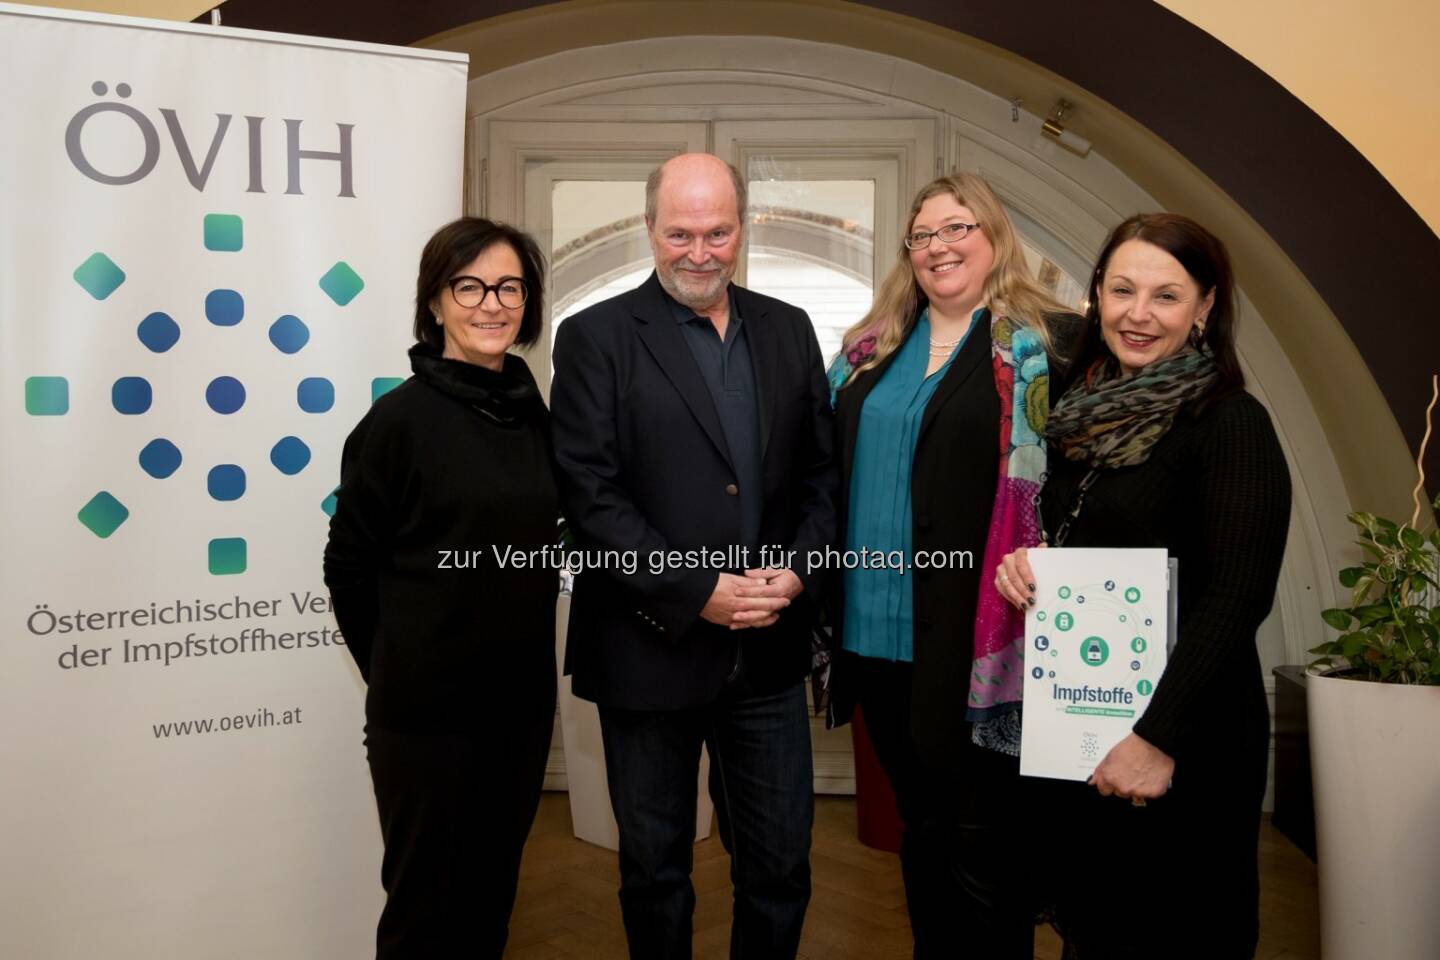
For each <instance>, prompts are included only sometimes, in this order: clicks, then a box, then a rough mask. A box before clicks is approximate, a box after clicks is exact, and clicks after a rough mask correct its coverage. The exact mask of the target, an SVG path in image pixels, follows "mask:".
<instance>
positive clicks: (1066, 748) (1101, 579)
mask: <svg viewBox="0 0 1440 960" xmlns="http://www.w3.org/2000/svg"><path fill="white" fill-rule="evenodd" d="M1029 560H1030V569H1031V570H1032V571H1033V572H1034V574H1035V586H1036V591H1035V606H1034V607H1032V608H1031V609H1030V612H1029V614H1027V616H1026V617H1025V700H1024V703H1025V709H1024V713H1023V715H1022V719H1023V724H1022V731H1021V736H1020V773H1021V774H1022V775H1024V776H1028V777H1051V778H1054V779H1058V780H1087V779H1089V777H1090V774H1091V773H1093V772H1094V771H1095V767H1096V765H1097V764H1099V763H1100V761H1101V760H1103V759H1104V758H1105V754H1106V753H1108V752H1109V750H1110V748H1111V747H1113V746H1115V744H1117V743H1119V742H1120V741H1121V740H1123V739H1124V738H1125V736H1126V735H1127V734H1129V733H1130V730H1131V728H1132V727H1133V726H1134V725H1135V721H1136V720H1138V719H1139V718H1140V715H1141V714H1143V713H1144V712H1145V708H1146V707H1147V706H1149V704H1150V696H1151V694H1152V693H1153V692H1154V690H1155V685H1156V684H1157V683H1159V682H1160V674H1161V672H1162V671H1163V670H1164V669H1165V662H1166V657H1167V647H1166V641H1167V637H1168V635H1169V623H1170V617H1171V612H1170V602H1169V596H1168V594H1169V588H1170V567H1169V565H1168V562H1167V558H1166V554H1165V551H1164V550H1119V549H1116V550H1091V549H1078V548H1076V549H1049V550H1031V551H1030V552H1029Z"/></svg>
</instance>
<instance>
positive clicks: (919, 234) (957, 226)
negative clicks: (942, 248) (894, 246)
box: [905, 223, 980, 250]
mask: <svg viewBox="0 0 1440 960" xmlns="http://www.w3.org/2000/svg"><path fill="white" fill-rule="evenodd" d="M979 226H980V224H978V223H947V224H945V226H943V227H941V228H940V229H939V230H917V231H915V232H914V233H912V234H910V235H909V236H908V237H906V238H905V247H906V249H909V250H925V249H928V248H929V246H930V238H931V237H939V238H940V242H941V243H955V242H956V241H957V240H964V239H965V235H966V234H968V233H969V232H970V231H971V230H976V229H978V228H979Z"/></svg>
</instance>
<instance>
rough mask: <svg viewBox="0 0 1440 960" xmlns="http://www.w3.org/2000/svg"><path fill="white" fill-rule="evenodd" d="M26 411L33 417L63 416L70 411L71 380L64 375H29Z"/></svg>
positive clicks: (26, 385) (26, 386)
mask: <svg viewBox="0 0 1440 960" xmlns="http://www.w3.org/2000/svg"><path fill="white" fill-rule="evenodd" d="M25 412H26V413H28V414H30V416H32V417H61V416H64V415H65V414H67V413H69V412H70V381H68V380H66V379H65V378H64V377H28V378H26V380H25Z"/></svg>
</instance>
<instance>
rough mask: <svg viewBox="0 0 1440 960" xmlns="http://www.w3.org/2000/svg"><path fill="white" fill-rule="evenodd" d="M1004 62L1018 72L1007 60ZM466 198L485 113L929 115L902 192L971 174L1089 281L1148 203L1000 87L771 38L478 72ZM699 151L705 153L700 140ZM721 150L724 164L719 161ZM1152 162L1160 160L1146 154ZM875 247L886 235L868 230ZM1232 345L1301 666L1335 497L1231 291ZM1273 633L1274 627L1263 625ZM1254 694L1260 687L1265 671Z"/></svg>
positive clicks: (537, 116) (489, 203)
mask: <svg viewBox="0 0 1440 960" xmlns="http://www.w3.org/2000/svg"><path fill="white" fill-rule="evenodd" d="M1017 69H1019V68H1018V67H1017ZM467 114H468V171H467V180H468V183H467V196H468V198H469V205H470V208H471V209H472V211H474V212H488V213H490V214H492V215H500V216H503V215H513V209H514V208H513V207H512V206H510V205H509V196H507V197H487V196H486V194H487V192H488V191H490V190H491V189H493V187H492V186H491V185H493V184H494V183H495V182H496V179H497V177H496V174H497V171H496V170H494V169H491V164H492V162H497V160H498V162H501V163H503V162H504V159H503V158H494V157H492V156H491V151H490V141H489V124H490V122H491V121H496V120H503V121H529V122H534V123H540V124H554V125H557V128H561V127H563V125H564V124H567V123H577V122H586V123H595V122H602V123H615V124H619V123H629V124H635V123H668V124H685V125H687V128H688V129H689V130H690V131H691V134H690V138H691V142H692V143H693V142H694V139H695V137H697V136H698V134H697V133H695V132H694V131H695V129H696V128H695V127H694V126H693V125H695V124H697V123H704V124H713V123H714V122H717V121H734V120H789V121H799V120H825V119H830V120H845V119H849V120H892V121H893V120H897V119H905V120H928V121H930V122H932V123H933V124H934V129H935V131H936V133H937V135H936V136H935V138H934V139H933V143H934V145H935V157H934V158H933V159H934V163H933V167H932V166H931V164H930V163H928V159H927V158H921V160H925V161H926V162H923V163H922V162H916V163H915V164H914V165H913V167H914V169H913V170H912V172H911V173H910V176H909V180H910V181H911V182H909V183H908V184H907V185H906V187H907V190H906V195H909V194H910V193H913V191H914V189H916V188H918V186H920V185H921V183H922V182H923V180H924V179H928V177H929V176H930V175H932V174H933V173H934V172H939V171H942V170H947V169H952V168H957V167H959V168H963V169H968V170H975V171H978V172H980V173H981V174H983V175H984V176H985V177H986V178H987V179H988V180H989V181H990V182H991V183H992V184H993V185H994V186H995V188H996V190H997V192H998V193H999V194H1000V196H1001V197H1002V199H1003V200H1004V201H1005V203H1006V204H1007V206H1008V207H1009V208H1010V209H1011V210H1012V211H1013V212H1014V213H1015V214H1017V217H1016V219H1017V223H1020V224H1021V225H1022V228H1023V225H1025V224H1026V223H1028V224H1030V225H1032V226H1033V227H1038V228H1039V229H1040V230H1042V231H1044V233H1046V234H1048V235H1049V239H1050V240H1051V241H1052V246H1053V245H1054V244H1058V245H1059V247H1061V248H1063V249H1057V250H1055V253H1056V254H1058V256H1057V262H1058V261H1059V260H1060V259H1061V258H1063V259H1064V260H1065V261H1067V263H1065V264H1062V265H1065V266H1066V267H1067V269H1070V268H1072V267H1078V268H1079V269H1078V272H1077V275H1079V276H1087V275H1088V273H1089V266H1088V265H1089V264H1090V263H1092V262H1093V258H1094V255H1095V253H1096V252H1097V251H1098V249H1099V247H1100V245H1101V243H1102V242H1103V239H1104V237H1105V235H1106V233H1107V232H1108V230H1109V229H1110V228H1111V227H1112V226H1113V225H1114V224H1116V223H1118V222H1119V221H1120V220H1122V219H1123V218H1124V217H1126V216H1128V215H1129V214H1131V213H1135V212H1138V211H1142V210H1154V209H1160V208H1161V207H1160V204H1159V203H1157V202H1156V201H1155V200H1154V199H1153V198H1152V197H1150V196H1149V195H1148V194H1146V193H1145V192H1144V191H1143V190H1142V189H1141V188H1140V187H1138V186H1137V185H1136V184H1135V182H1134V181H1133V180H1132V179H1131V178H1130V177H1128V176H1126V174H1125V172H1124V171H1123V170H1121V169H1119V168H1118V167H1116V166H1115V165H1113V164H1112V163H1110V162H1109V161H1108V160H1106V159H1105V157H1104V156H1103V154H1102V153H1101V151H1100V150H1098V149H1097V150H1095V151H1092V152H1091V154H1090V155H1089V156H1088V157H1085V158H1080V157H1076V156H1074V155H1072V154H1070V153H1068V152H1066V151H1064V150H1063V149H1061V148H1060V147H1058V145H1056V144H1055V143H1054V142H1053V141H1052V140H1050V139H1048V138H1046V137H1044V136H1042V135H1041V133H1040V122H1041V118H1040V117H1039V116H1036V115H1035V114H1033V113H1030V112H1028V111H1026V110H1024V109H1020V110H1018V119H1012V117H1014V116H1015V115H1016V114H1015V113H1012V109H1011V104H1010V103H1009V102H1008V101H1007V100H1006V99H1005V98H1003V97H1000V96H997V95H995V94H993V93H991V92H989V91H986V90H983V89H981V88H979V87H977V86H975V85H974V84H971V83H968V82H966V81H963V80H961V79H959V78H956V77H954V76H950V75H947V74H943V73H940V72H937V71H935V70H932V69H929V68H927V67H924V66H920V65H918V64H915V63H911V62H909V61H906V60H903V59H899V58H896V57H892V56H888V55H885V54H880V53H875V52H871V51H866V50H859V49H855V48H852V47H842V46H837V45H833V44H823V43H814V42H809V41H803V40H795V39H786V38H778V37H773V38H772V37H759V38H757V37H753V36H748V37H715V36H704V37H665V38H660V39H647V40H636V41H630V42H623V43H616V44H608V45H603V46H594V47H582V48H578V49H574V50H569V51H565V52H562V53H558V54H554V55H550V56H545V57H541V58H538V59H536V60H532V61H529V62H526V63H522V64H517V65H514V66H509V67H506V68H503V69H500V70H497V71H495V72H493V73H489V74H483V75H480V76H478V77H476V78H475V79H473V80H472V81H471V82H470V85H469V97H468V102H467ZM706 147H707V148H712V149H713V147H714V143H713V135H712V136H711V138H710V139H707V140H706ZM727 159H728V158H727ZM1154 160H1155V162H1157V163H1166V162H1173V161H1172V160H1171V159H1170V158H1169V157H1168V156H1166V155H1164V154H1158V155H1157V156H1156V157H1155V158H1154ZM877 242H878V243H880V244H885V243H886V242H887V239H886V238H885V237H883V236H880V237H877ZM1240 301H1241V322H1240V328H1239V349H1240V353H1241V357H1242V362H1243V364H1244V366H1245V371H1246V375H1247V377H1248V378H1249V383H1250V389H1251V392H1252V393H1254V394H1255V395H1256V396H1257V397H1258V398H1259V399H1260V400H1261V401H1262V402H1263V403H1264V404H1265V406H1266V407H1267V408H1268V409H1269V410H1270V411H1271V413H1272V416H1273V419H1274V421H1275V425H1276V429H1277V432H1278V434H1279V436H1280V442H1281V445H1282V446H1283V448H1284V451H1285V456H1286V459H1287V461H1288V463H1289V465H1290V470H1291V475H1292V479H1293V481H1294V498H1293V503H1292V512H1291V532H1290V544H1289V548H1288V550H1287V554H1286V559H1285V563H1284V568H1283V570H1282V575H1281V583H1280V587H1279V596H1278V598H1277V610H1276V614H1275V615H1274V616H1272V624H1271V625H1270V628H1269V630H1268V631H1262V637H1261V641H1260V642H1261V645H1262V657H1263V659H1264V661H1266V662H1268V663H1270V664H1276V663H1282V662H1288V663H1297V662H1306V661H1308V659H1309V657H1308V654H1307V653H1306V651H1307V650H1308V648H1309V647H1310V646H1313V645H1314V644H1315V643H1316V642H1318V640H1317V634H1318V631H1319V629H1320V628H1319V626H1318V624H1319V623H1320V619H1319V611H1320V610H1321V609H1323V608H1324V607H1327V606H1333V605H1334V603H1335V602H1336V589H1335V587H1334V586H1333V578H1332V575H1331V573H1330V571H1333V570H1336V569H1338V568H1339V567H1341V566H1344V565H1347V564H1348V563H1349V562H1350V557H1349V555H1348V550H1349V530H1348V527H1347V526H1346V525H1345V523H1344V519H1343V518H1344V516H1345V513H1346V512H1347V511H1348V510H1349V500H1348V497H1347V495H1346V491H1345V486H1344V483H1343V481H1342V478H1341V473H1340V470H1339V467H1338V465H1337V463H1336V458H1335V456H1334V454H1333V452H1332V450H1331V447H1330V444H1329V442H1328V440H1327V438H1326V435H1325V433H1324V430H1323V429H1322V426H1321V424H1320V422H1319V420H1318V418H1317V417H1316V415H1315V413H1314V411H1313V409H1312V406H1311V402H1310V399H1309V397H1308V395H1307V394H1306V392H1305V390H1304V387H1303V386H1302V384H1301V381H1300V378H1299V377H1298V376H1297V374H1296V371H1295V369H1294V367H1293V366H1292V365H1291V363H1290V361H1289V360H1288V358H1287V357H1286V355H1285V352H1284V350H1283V349H1282V348H1281V346H1280V343H1279V341H1278V340H1277V339H1276V337H1275V336H1274V335H1273V334H1272V333H1271V331H1270V329H1269V327H1268V326H1267V325H1266V323H1265V320H1264V318H1263V317H1262V316H1260V315H1259V314H1258V312H1257V311H1256V309H1255V308H1254V305H1253V304H1252V303H1251V301H1250V300H1249V298H1248V297H1246V296H1245V294H1244V291H1243V290H1241V292H1240ZM1276 627H1282V628H1283V630H1280V631H1277V630H1276ZM1266 685H1267V689H1268V688H1270V687H1271V686H1272V680H1271V678H1270V677H1268V676H1267V677H1266Z"/></svg>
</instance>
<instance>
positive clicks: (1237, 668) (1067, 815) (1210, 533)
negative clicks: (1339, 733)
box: [994, 214, 1290, 960]
mask: <svg viewBox="0 0 1440 960" xmlns="http://www.w3.org/2000/svg"><path fill="white" fill-rule="evenodd" d="M1232 284H1233V281H1232V279H1231V272H1230V262H1229V257H1228V255H1227V254H1226V252H1225V247H1224V246H1223V245H1222V244H1221V243H1220V241H1219V240H1218V239H1216V238H1215V237H1214V236H1212V235H1211V234H1210V233H1209V232H1208V231H1206V230H1205V229H1204V228H1203V227H1201V226H1200V225H1199V224H1197V223H1195V222H1194V221H1192V220H1189V219H1187V218H1185V217H1180V216H1174V215H1171V214H1146V215H1141V216H1136V217H1131V218H1130V219H1129V220H1126V221H1125V222H1124V223H1122V224H1121V225H1120V226H1119V227H1117V228H1116V229H1115V231H1114V233H1113V234H1111V236H1110V239H1109V241H1108V242H1107V243H1106V245H1105V247H1104V250H1103V251H1102V253H1101V255H1100V261H1099V265H1098V266H1097V267H1096V268H1095V273H1094V277H1093V279H1092V287H1091V296H1090V307H1089V309H1088V311H1087V319H1088V320H1089V321H1090V323H1089V325H1088V326H1087V328H1086V331H1085V334H1084V336H1083V338H1082V342H1081V346H1080V350H1079V352H1078V353H1077V356H1076V363H1075V368H1074V369H1075V375H1074V378H1073V383H1072V384H1071V385H1070V387H1069V389H1068V390H1066V391H1065V392H1064V394H1063V396H1062V397H1061V399H1060V401H1059V402H1058V403H1057V404H1056V406H1055V410H1054V412H1053V414H1052V415H1051V417H1050V421H1049V424H1048V425H1047V426H1046V428H1045V437H1046V439H1047V440H1048V441H1049V451H1050V456H1049V473H1048V476H1047V479H1046V481H1045V483H1044V488H1043V490H1042V492H1041V496H1040V498H1039V500H1038V503H1039V507H1040V510H1039V512H1040V514H1041V520H1042V524H1043V531H1042V533H1043V534H1045V535H1046V537H1045V539H1046V540H1047V541H1048V543H1049V545H1050V546H1052V547H1164V548H1166V549H1167V550H1168V551H1169V553H1170V555H1171V557H1173V558H1176V559H1178V561H1179V576H1178V600H1179V622H1178V629H1177V635H1176V636H1177V639H1176V645H1175V649H1174V652H1173V653H1172V654H1171V655H1170V659H1169V664H1168V665H1167V667H1166V668H1165V672H1164V674H1163V675H1162V676H1161V679H1160V682H1159V684H1157V685H1156V687H1155V691H1154V694H1153V696H1152V698H1151V701H1150V704H1149V706H1148V707H1147V708H1146V710H1145V712H1144V714H1143V715H1142V716H1141V717H1140V719H1139V720H1138V721H1137V722H1136V724H1135V727H1134V730H1133V732H1132V733H1131V734H1130V735H1129V736H1128V737H1126V738H1125V739H1124V740H1122V741H1121V742H1120V743H1119V744H1117V745H1116V746H1115V748H1114V749H1113V750H1111V751H1110V753H1109V754H1108V755H1107V756H1106V757H1105V758H1104V759H1103V760H1102V761H1101V762H1100V764H1099V766H1097V767H1096V768H1095V773H1094V775H1093V776H1092V777H1091V778H1090V782H1089V783H1088V784H1081V783H1071V782H1062V781H1042V780H1034V781H1027V782H1026V787H1027V788H1028V789H1026V790H1025V795H1024V796H1023V797H1022V802H1020V803H1018V804H1017V805H1016V807H1015V810H1016V819H1015V820H1014V821H1013V824H1014V835H1015V836H1017V837H1019V836H1020V835H1022V834H1023V833H1025V832H1026V830H1027V829H1028V828H1029V827H1030V826H1033V825H1034V823H1036V821H1034V820H1031V821H1030V823H1029V824H1026V825H1025V826H1022V822H1023V821H1022V818H1024V817H1026V816H1027V811H1028V813H1029V815H1035V814H1038V815H1039V816H1042V817H1043V818H1044V822H1045V823H1047V824H1048V825H1049V826H1048V828H1047V829H1046V830H1045V835H1046V841H1045V843H1046V845H1045V848H1044V849H1043V851H1041V850H1037V851H1036V854H1035V855H1034V856H1033V857H1031V858H1027V859H1030V860H1031V863H1032V872H1031V874H1030V876H1031V879H1032V884H1031V888H1030V890H1029V894H1030V896H1031V897H1032V899H1033V900H1043V901H1045V902H1049V903H1051V904H1053V905H1054V907H1055V910H1056V915H1057V919H1058V921H1059V924H1060V926H1061V928H1062V930H1063V931H1064V933H1065V936H1066V941H1067V944H1068V946H1069V948H1070V951H1071V952H1070V953H1069V954H1068V956H1073V957H1075V958H1077V960H1091V958H1102V960H1123V958H1127V957H1156V956H1162V955H1163V956H1167V957H1197V958H1199V957H1203V958H1205V960H1238V958H1248V957H1252V956H1253V955H1254V953H1255V947H1256V943H1257V940H1258V937H1259V874H1258V868H1257V862H1256V857H1257V848H1258V832H1259V825H1260V804H1261V800H1262V798H1263V797H1264V794H1265V775H1266V761H1267V757H1268V749H1269V719H1270V715H1269V711H1268V709H1267V707H1266V701H1265V689H1264V685H1263V681H1262V675H1261V671H1260V660H1259V655H1258V653H1257V651H1256V646H1255V633H1256V630H1257V628H1258V627H1259V626H1260V623H1261V621H1262V620H1264V619H1265V617H1266V615H1267V614H1268V613H1269V611H1270V607H1271V604H1272V603H1273V601H1274V597H1275V584H1276V581H1277V580H1278V578H1279V575H1280V562H1281V558H1282V556H1283V554H1284V552H1285V537H1286V531H1287V527H1288V524H1289V518H1290V474H1289V471H1288V469H1287V468H1286V465H1285V458H1284V456H1283V454H1282V452H1281V450H1280V444H1279V442H1278V441H1277V440H1276V437H1275V430H1274V428H1273V426H1272V425H1271V422H1270V417H1269V415H1268V414H1267V413H1266V412H1265V409H1264V407H1262V406H1261V405H1260V403H1259V402H1258V401H1257V400H1255V399H1254V398H1253V397H1251V396H1250V395H1249V394H1247V393H1246V392H1245V391H1244V377H1243V375H1242V373H1241V370H1240V363H1239V360H1238V358H1237V356H1236V353H1235V307H1234V294H1233V290H1232ZM1035 587H1036V583H1035V579H1034V577H1033V576H1032V574H1031V571H1030V566H1029V564H1028V562H1027V560H1026V555H1025V551H1024V550H1023V549H1022V550H1018V551H1016V552H1014V553H1011V554H1010V555H1008V556H1006V557H1005V558H1004V559H1003V561H1002V562H1001V563H1000V564H999V565H998V566H997V567H996V568H995V588H996V590H997V595H1000V596H1003V597H1004V598H1005V599H1006V600H1008V601H1009V602H1010V603H1012V604H1013V605H1015V607H1016V608H1018V609H1022V610H1023V609H1025V608H1026V607H1028V606H1030V605H1032V604H1033V603H1034V591H1035ZM1040 811H1043V813H1041V812H1040ZM1049 864H1056V865H1059V864H1064V865H1067V866H1066V868H1065V873H1066V874H1067V875H1064V876H1061V875H1059V873H1058V871H1057V872H1050V873H1049V875H1048V876H1047V875H1046V874H1047V871H1046V870H1045V866H1046V865H1049ZM1100 864H1114V865H1116V866H1120V865H1123V869H1120V870H1116V869H1114V868H1109V869H1107V870H1106V874H1107V875H1106V876H1105V877H1104V880H1103V882H1100V881H1101V879H1102V878H1101V874H1100V871H1101V869H1102V868H1100V867H1099V866H1098V865H1100ZM1196 890H1201V891H1204V895H1203V897H1197V896H1196V895H1194V893H1193V891H1196ZM1182 891H1189V892H1186V893H1182ZM994 956H996V957H999V956H1001V954H998V953H997V954H994ZM1005 956H1015V957H1019V956H1024V957H1026V958H1028V957H1030V956H1031V954H1030V953H1029V952H1025V953H1023V954H1022V953H1020V952H1015V953H1013V954H1005Z"/></svg>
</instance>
